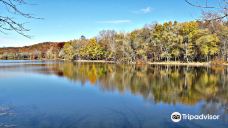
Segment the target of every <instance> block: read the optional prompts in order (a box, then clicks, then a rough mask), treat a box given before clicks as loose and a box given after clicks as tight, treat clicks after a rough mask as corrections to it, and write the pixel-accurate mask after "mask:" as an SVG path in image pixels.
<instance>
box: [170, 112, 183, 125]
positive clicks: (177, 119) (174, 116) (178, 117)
mask: <svg viewBox="0 0 228 128" xmlns="http://www.w3.org/2000/svg"><path fill="white" fill-rule="evenodd" d="M171 120H172V121H173V122H175V123H176V122H180V121H181V114H180V113H179V112H174V113H172V114H171Z"/></svg>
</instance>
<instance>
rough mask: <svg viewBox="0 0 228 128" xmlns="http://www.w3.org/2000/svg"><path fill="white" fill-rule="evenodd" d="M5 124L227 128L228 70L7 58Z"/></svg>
mask: <svg viewBox="0 0 228 128" xmlns="http://www.w3.org/2000/svg"><path fill="white" fill-rule="evenodd" d="M175 111H178V112H180V113H189V114H218V115H220V119H219V120H206V121H205V120H204V121H202V120H200V121H199V120H194V121H188V120H182V121H181V122H179V123H173V122H172V121H171V119H170V115H171V113H173V112H175ZM2 127H3V128H4V127H16V128H153V127H154V128H159V127H161V128H182V127H184V128H215V127H216V128H227V127H228V68H227V67H215V68H207V67H178V66H152V65H143V66H136V65H115V64H100V63H70V62H55V61H0V128H2Z"/></svg>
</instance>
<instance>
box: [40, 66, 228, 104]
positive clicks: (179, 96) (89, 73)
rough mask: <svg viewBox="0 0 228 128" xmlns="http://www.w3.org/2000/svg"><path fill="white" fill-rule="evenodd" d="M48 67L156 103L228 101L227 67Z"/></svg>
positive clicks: (49, 71)
mask: <svg viewBox="0 0 228 128" xmlns="http://www.w3.org/2000/svg"><path fill="white" fill-rule="evenodd" d="M47 67H49V68H48V70H47V69H45V70H43V71H42V70H37V72H43V73H54V74H56V75H58V76H63V77H66V78H68V79H69V80H72V81H80V82H82V84H84V83H85V82H87V81H89V82H90V84H91V85H95V84H96V83H99V84H96V85H98V86H99V88H100V89H102V90H104V91H116V90H117V91H118V92H121V93H124V92H128V91H130V92H131V93H132V94H134V95H140V96H143V97H144V98H145V99H148V100H152V101H154V102H155V103H157V102H164V103H169V104H176V103H182V104H188V105H194V104H196V103H197V102H199V101H201V100H207V101H208V100H212V99H213V100H219V101H220V102H223V103H227V102H228V84H227V83H228V75H227V73H228V72H227V71H228V70H227V68H226V69H225V68H224V69H223V70H222V71H219V72H218V71H217V70H215V69H213V68H212V69H211V68H207V67H177V66H176V67H168V66H150V65H142V66H137V65H115V64H98V63H94V64H90V63H64V64H62V63H61V64H56V65H54V66H47Z"/></svg>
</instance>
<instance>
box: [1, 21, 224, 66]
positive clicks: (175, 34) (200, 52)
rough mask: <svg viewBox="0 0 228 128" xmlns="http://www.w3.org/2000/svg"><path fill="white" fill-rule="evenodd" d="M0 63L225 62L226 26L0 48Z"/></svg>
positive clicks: (166, 27) (162, 28) (176, 25)
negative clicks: (84, 61) (36, 61)
mask: <svg viewBox="0 0 228 128" xmlns="http://www.w3.org/2000/svg"><path fill="white" fill-rule="evenodd" d="M0 59H4V60H7V59H8V60H9V59H13V60H14V59H31V60H33V59H37V60H58V59H61V60H104V61H112V62H117V63H137V62H142V63H144V62H169V61H178V62H211V61H214V60H219V61H221V62H227V61H228V22H227V21H222V20H213V21H206V20H205V21H189V22H177V21H170V22H165V23H153V24H148V25H145V26H144V27H143V28H141V29H136V30H134V31H131V32H116V31H114V30H103V31H100V32H99V34H98V36H96V37H94V38H90V39H87V38H86V37H85V36H83V35H82V36H81V37H80V39H74V40H70V41H67V42H61V43H51V42H49V43H41V44H37V45H33V46H26V47H21V48H0Z"/></svg>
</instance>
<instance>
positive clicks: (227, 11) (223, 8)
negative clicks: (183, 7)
mask: <svg viewBox="0 0 228 128" xmlns="http://www.w3.org/2000/svg"><path fill="white" fill-rule="evenodd" d="M199 1H201V0H199ZM202 1H203V2H202ZM202 1H201V3H202V4H199V3H196V1H193V0H185V2H186V3H188V4H189V5H191V6H193V7H196V8H201V9H202V10H203V12H204V14H206V13H208V14H209V15H212V14H214V17H211V18H210V19H204V20H207V21H212V20H222V19H225V18H228V0H216V1H217V5H210V4H209V2H210V1H208V0H202Z"/></svg>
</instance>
